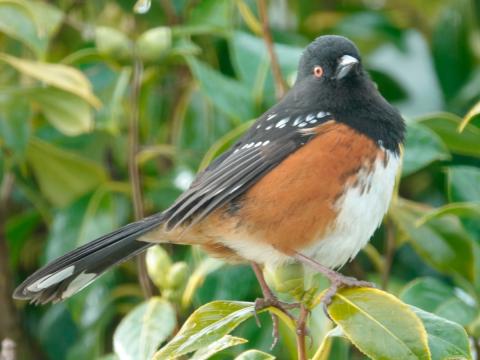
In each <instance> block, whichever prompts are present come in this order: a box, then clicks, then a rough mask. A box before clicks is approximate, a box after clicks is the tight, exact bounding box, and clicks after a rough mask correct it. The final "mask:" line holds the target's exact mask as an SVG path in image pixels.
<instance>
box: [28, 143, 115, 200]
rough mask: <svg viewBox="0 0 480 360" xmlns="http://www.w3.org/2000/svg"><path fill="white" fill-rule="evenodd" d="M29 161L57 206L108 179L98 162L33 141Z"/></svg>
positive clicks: (42, 186) (48, 195)
mask: <svg viewBox="0 0 480 360" xmlns="http://www.w3.org/2000/svg"><path fill="white" fill-rule="evenodd" d="M27 161H28V163H29V165H30V166H31V167H32V169H33V173H34V175H35V178H36V179H37V181H38V183H39V186H40V189H41V191H42V193H43V195H44V196H45V197H46V198H47V199H48V200H49V201H51V202H52V203H53V204H54V205H56V206H65V205H67V204H68V203H70V202H71V201H73V200H74V199H76V198H78V197H79V196H81V195H83V194H85V193H86V192H88V191H89V190H92V189H94V188H95V187H97V186H99V185H100V184H101V183H103V182H105V181H106V179H107V174H106V172H105V170H104V169H103V168H102V167H101V166H100V165H98V164H97V163H95V162H92V161H90V160H88V159H85V158H83V157H80V156H79V155H77V154H74V153H72V152H69V151H65V150H63V149H61V148H58V147H55V146H53V145H51V144H49V143H47V142H44V141H42V140H40V139H38V138H32V140H31V141H30V143H29V145H28V148H27Z"/></svg>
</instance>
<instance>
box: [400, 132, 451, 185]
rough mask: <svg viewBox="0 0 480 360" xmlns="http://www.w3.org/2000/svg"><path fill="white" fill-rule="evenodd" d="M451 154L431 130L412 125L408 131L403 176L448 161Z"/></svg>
mask: <svg viewBox="0 0 480 360" xmlns="http://www.w3.org/2000/svg"><path fill="white" fill-rule="evenodd" d="M448 159H450V154H449V153H448V150H447V148H446V146H445V145H444V144H443V142H442V140H441V139H440V138H439V137H438V135H436V134H435V133H434V132H433V131H432V130H430V129H429V128H427V127H425V126H422V125H419V124H410V125H409V126H408V129H407V138H406V142H405V152H404V155H403V167H402V175H403V176H407V175H410V174H412V173H413V172H415V171H417V170H420V169H422V168H424V167H426V166H427V165H429V164H430V163H432V162H434V161H436V160H448Z"/></svg>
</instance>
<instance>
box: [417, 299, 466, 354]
mask: <svg viewBox="0 0 480 360" xmlns="http://www.w3.org/2000/svg"><path fill="white" fill-rule="evenodd" d="M411 308H412V310H413V311H414V312H415V314H416V315H417V316H418V317H419V318H420V320H422V323H423V325H424V326H425V330H426V331H427V336H428V346H429V348H430V352H431V355H432V360H444V359H452V360H453V359H455V360H462V359H465V360H467V359H471V358H472V355H471V354H470V344H469V341H468V336H467V333H466V332H465V329H464V328H463V327H461V326H460V325H458V324H457V323H454V322H452V321H449V320H446V319H444V318H441V317H439V316H436V315H434V314H431V313H428V312H426V311H423V310H420V309H418V308H416V307H415V306H412V307H411Z"/></svg>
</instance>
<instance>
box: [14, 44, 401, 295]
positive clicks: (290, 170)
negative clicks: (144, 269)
mask: <svg viewBox="0 0 480 360" xmlns="http://www.w3.org/2000/svg"><path fill="white" fill-rule="evenodd" d="M404 131H405V125H404V121H403V119H402V117H401V116H400V114H399V113H398V112H397V111H396V110H395V109H394V108H393V107H392V106H391V105H390V104H389V103H388V102H387V101H386V100H385V99H384V98H383V97H382V96H381V95H380V93H379V92H378V91H377V89H376V87H375V85H374V84H373V82H372V81H371V80H370V78H369V76H368V74H367V73H366V72H365V70H364V69H363V67H362V63H361V59H360V55H359V52H358V50H357V48H356V47H355V45H354V44H353V43H352V42H351V41H349V40H348V39H346V38H344V37H340V36H322V37H319V38H317V39H316V40H315V41H314V42H313V43H311V44H310V45H309V46H308V47H307V48H306V50H305V51H304V53H303V56H302V58H301V60H300V64H299V69H298V75H297V80H296V82H295V85H294V86H293V88H292V89H291V90H290V91H289V92H288V93H287V94H286V95H285V97H284V98H283V99H282V100H281V101H280V102H279V103H278V104H276V105H275V106H273V107H272V108H271V109H270V110H268V111H267V112H266V113H265V114H263V115H262V116H260V117H259V118H258V120H257V121H256V122H255V123H254V124H253V125H252V127H251V128H250V130H249V131H248V132H247V133H246V134H245V135H244V136H243V137H242V138H241V139H240V140H238V141H237V142H236V143H235V144H234V145H233V146H232V147H231V148H230V149H229V150H228V151H226V152H225V153H223V154H222V155H221V156H219V157H218V158H217V159H216V160H214V161H213V163H212V164H211V165H210V166H208V167H207V168H206V169H205V170H204V171H202V172H200V173H199V174H198V175H197V177H196V179H195V180H194V182H193V183H192V185H191V186H190V188H189V189H188V190H187V191H185V193H183V194H182V195H181V196H180V197H179V198H178V199H177V201H175V203H174V204H173V205H172V206H171V207H170V208H168V209H167V210H165V211H164V212H161V213H158V214H155V215H152V216H149V217H147V218H145V219H143V220H140V221H137V222H134V223H131V224H128V225H126V226H124V227H122V228H120V229H118V230H117V231H114V232H112V233H110V234H107V235H104V236H102V237H100V238H98V239H96V240H94V241H92V242H90V243H88V244H86V245H84V246H82V247H80V248H78V249H76V250H74V251H72V252H70V253H68V254H66V255H64V256H62V257H61V258H59V259H57V260H54V261H53V262H51V263H50V264H48V265H46V266H45V267H43V268H42V269H40V270H38V271H37V272H35V273H34V274H33V275H31V276H30V277H28V278H27V279H26V280H25V281H24V282H23V284H21V285H20V286H19V287H18V288H17V289H16V291H15V294H14V296H15V297H16V298H18V299H30V300H32V301H33V302H35V303H41V304H44V303H48V302H50V301H53V302H56V301H59V300H63V299H66V298H68V297H70V296H72V295H73V294H75V293H76V292H78V291H79V290H80V289H82V288H84V287H85V286H87V285H88V284H89V283H91V282H92V281H93V280H95V279H96V278H97V277H99V276H100V275H101V274H102V273H103V272H104V271H106V270H107V269H109V268H110V267H112V266H114V265H115V264H118V263H120V262H122V261H124V260H126V259H128V258H130V257H132V256H134V255H136V254H138V253H140V252H142V251H144V250H146V249H147V248H148V247H149V246H151V245H152V244H155V243H175V244H195V245H200V246H201V247H203V248H204V249H205V250H206V251H207V252H209V253H210V254H213V255H214V256H218V257H221V258H224V259H226V260H247V261H250V262H252V263H253V264H254V270H255V272H256V274H257V276H258V277H259V280H260V282H261V284H262V283H263V286H262V289H263V290H264V293H265V295H266V296H272V294H271V293H269V290H268V289H265V288H264V285H265V284H264V281H263V279H262V275H261V271H260V269H259V265H258V264H274V265H275V264H281V263H285V262H289V261H298V262H302V263H304V264H306V265H308V266H310V267H313V268H314V269H316V270H317V271H320V272H321V273H323V274H324V275H325V276H326V277H328V278H329V279H330V281H331V287H330V290H329V292H328V293H327V296H326V301H329V299H330V298H331V296H333V294H334V293H335V291H336V289H337V288H338V287H340V286H357V285H363V284H364V283H363V282H360V281H357V280H355V279H353V278H347V277H345V276H343V275H341V274H339V273H337V272H335V271H333V270H332V269H335V268H338V267H340V266H342V265H343V264H345V263H346V262H347V261H348V260H350V259H352V258H353V257H354V256H355V255H356V254H357V253H358V251H359V250H360V249H361V248H362V247H363V246H364V245H365V244H366V243H367V242H368V240H369V238H370V237H371V236H372V234H373V232H374V231H375V229H376V228H377V227H378V226H379V224H380V222H381V221H382V218H383V216H384V214H385V213H386V211H387V209H388V206H389V202H390V198H391V196H392V191H393V187H394V182H395V176H396V173H397V171H398V169H399V164H400V156H399V152H400V144H401V143H402V141H403V138H404Z"/></svg>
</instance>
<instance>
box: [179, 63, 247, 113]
mask: <svg viewBox="0 0 480 360" xmlns="http://www.w3.org/2000/svg"><path fill="white" fill-rule="evenodd" d="M188 64H189V65H190V68H191V70H192V72H193V74H194V76H195V78H196V79H197V80H198V82H199V83H200V87H201V88H202V90H203V91H204V93H205V95H206V96H208V98H209V99H210V100H211V101H212V102H213V104H214V105H215V106H216V107H218V109H219V110H221V111H222V112H224V113H225V114H227V115H228V116H230V117H231V118H233V119H236V120H243V121H245V120H249V119H251V118H253V117H255V112H254V109H253V102H252V99H251V95H250V93H249V91H248V90H247V88H246V87H244V86H243V85H242V84H241V83H240V82H238V81H236V80H234V79H230V78H227V77H226V76H225V75H222V74H221V73H218V72H217V71H215V70H213V69H212V68H211V67H210V66H208V65H206V64H204V63H202V62H200V61H198V60H196V59H194V58H191V57H190V58H188ZM219 88H221V89H222V91H218V89H219Z"/></svg>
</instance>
